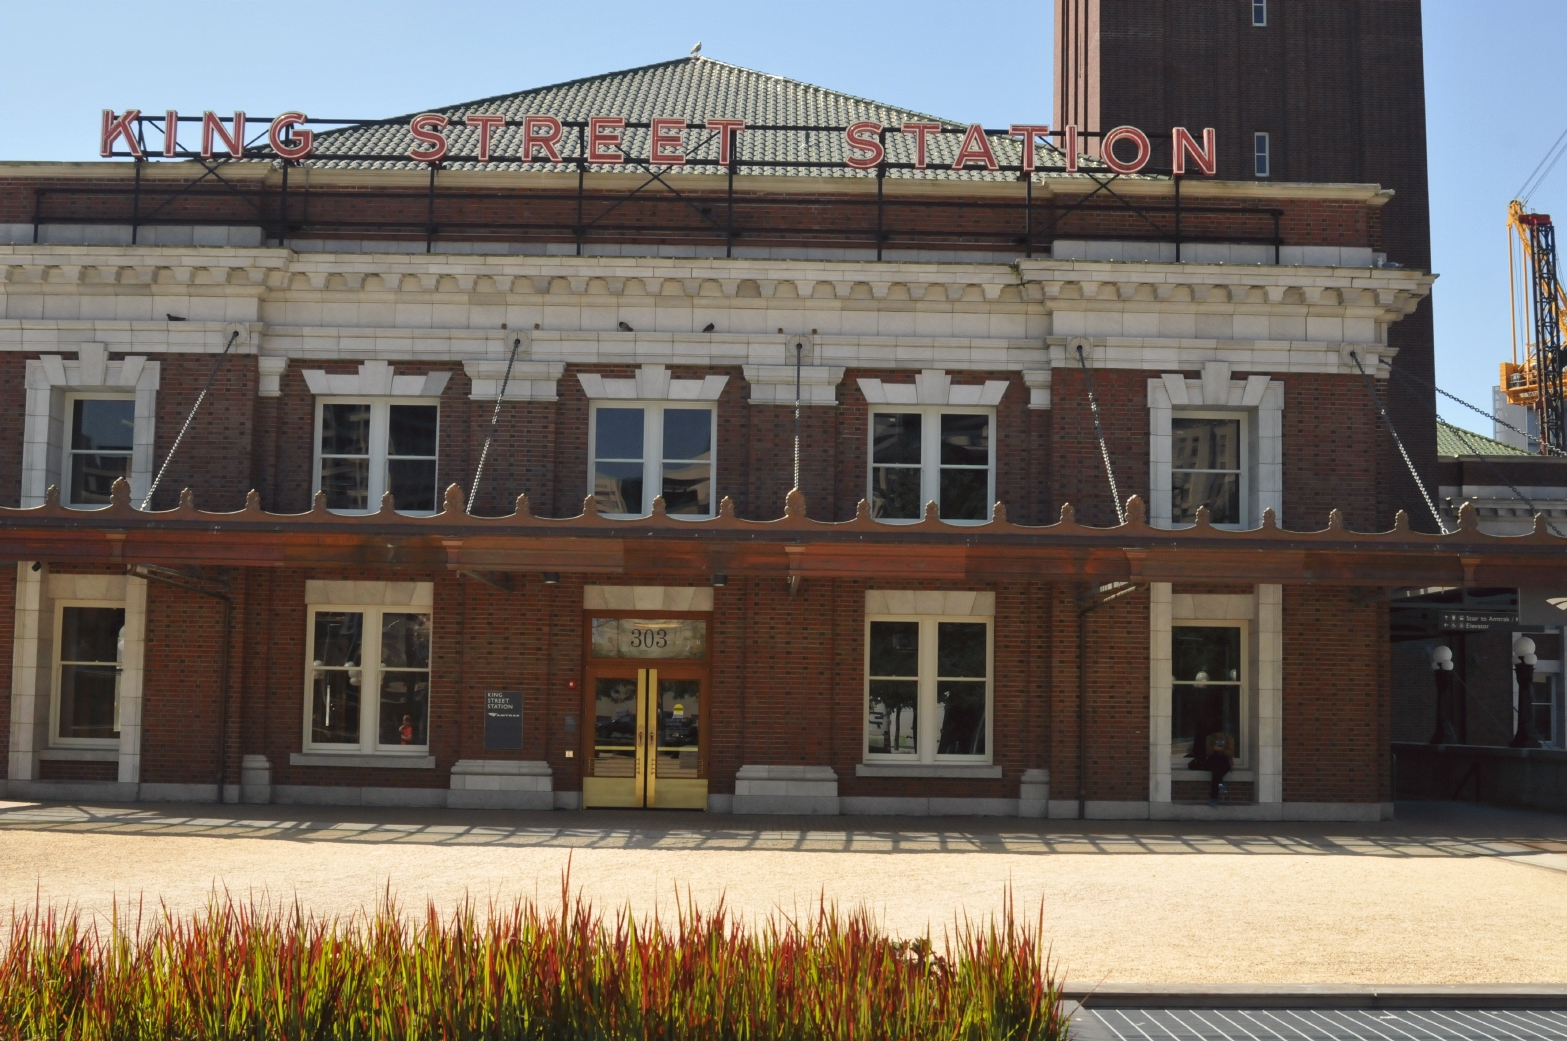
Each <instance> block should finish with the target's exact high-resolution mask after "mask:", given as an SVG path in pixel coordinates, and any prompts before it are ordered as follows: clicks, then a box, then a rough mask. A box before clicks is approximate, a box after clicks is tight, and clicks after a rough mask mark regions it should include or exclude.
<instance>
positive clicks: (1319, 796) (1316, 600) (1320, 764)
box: [1284, 586, 1392, 802]
mask: <svg viewBox="0 0 1567 1041" xmlns="http://www.w3.org/2000/svg"><path fill="white" fill-rule="evenodd" d="M1386 632H1387V609H1386V607H1385V606H1383V605H1377V604H1369V605H1361V604H1357V603H1356V593H1355V592H1354V591H1353V590H1344V589H1326V588H1316V587H1303V586H1286V587H1285V589H1284V801H1285V802H1382V801H1385V800H1388V799H1390V798H1391V795H1390V794H1389V784H1388V778H1389V768H1390V760H1389V756H1390V754H1391V753H1390V750H1389V744H1388V743H1389V741H1390V739H1391V732H1392V698H1391V696H1390V694H1389V693H1388V675H1387V671H1388V669H1387V661H1388V643H1387V636H1386Z"/></svg>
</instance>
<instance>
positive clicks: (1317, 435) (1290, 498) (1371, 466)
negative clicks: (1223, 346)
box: [1274, 373, 1388, 531]
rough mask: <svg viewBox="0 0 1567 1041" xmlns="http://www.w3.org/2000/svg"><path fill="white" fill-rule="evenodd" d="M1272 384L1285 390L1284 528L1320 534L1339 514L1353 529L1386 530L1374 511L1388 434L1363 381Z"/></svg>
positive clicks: (1295, 378) (1296, 378) (1302, 378)
mask: <svg viewBox="0 0 1567 1041" xmlns="http://www.w3.org/2000/svg"><path fill="white" fill-rule="evenodd" d="M1274 378H1275V379H1278V380H1280V381H1282V382H1283V384H1284V415H1283V429H1284V444H1283V452H1284V526H1285V527H1287V528H1291V529H1293V530H1295V531H1315V530H1317V529H1319V528H1325V527H1327V524H1328V514H1329V513H1330V512H1331V511H1333V510H1334V509H1339V510H1342V511H1343V512H1344V523H1345V525H1346V526H1347V527H1349V528H1351V529H1353V530H1356V531H1376V530H1381V529H1382V528H1385V527H1387V526H1388V520H1387V518H1383V517H1379V516H1378V513H1379V511H1378V508H1377V500H1378V495H1379V490H1380V489H1381V487H1382V482H1381V481H1380V480H1379V474H1380V468H1381V466H1382V460H1383V459H1384V458H1385V457H1384V456H1383V454H1382V453H1381V452H1379V451H1378V449H1379V448H1380V441H1379V433H1380V431H1381V430H1382V429H1385V428H1383V427H1382V426H1381V421H1380V420H1379V419H1378V418H1377V415H1376V411H1375V409H1374V407H1373V406H1372V403H1371V400H1370V398H1369V396H1368V395H1367V393H1366V386H1365V383H1364V381H1362V379H1361V377H1360V375H1359V374H1358V373H1357V374H1356V375H1354V376H1318V375H1308V374H1303V373H1288V374H1285V375H1283V376H1276V377H1274ZM1383 390H1385V388H1383Z"/></svg>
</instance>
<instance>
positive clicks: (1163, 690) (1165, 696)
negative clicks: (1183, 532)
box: [1148, 582, 1284, 803]
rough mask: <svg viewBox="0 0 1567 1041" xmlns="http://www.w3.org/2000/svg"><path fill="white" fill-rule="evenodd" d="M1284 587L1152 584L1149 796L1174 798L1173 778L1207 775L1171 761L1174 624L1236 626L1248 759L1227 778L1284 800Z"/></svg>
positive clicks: (1264, 799) (1259, 796)
mask: <svg viewBox="0 0 1567 1041" xmlns="http://www.w3.org/2000/svg"><path fill="white" fill-rule="evenodd" d="M1283 608H1284V587H1283V586H1279V585H1259V586H1257V587H1256V593H1255V594H1250V595H1248V594H1234V595H1202V594H1186V593H1180V594H1175V593H1173V592H1172V586H1171V584H1170V583H1168V582H1153V583H1150V585H1149V668H1148V684H1149V711H1148V724H1149V725H1148V759H1149V763H1148V798H1149V801H1150V802H1164V803H1168V802H1169V801H1170V782H1171V781H1172V780H1194V781H1206V780H1208V772H1207V771H1206V770H1187V769H1185V768H1184V766H1174V765H1172V759H1178V758H1180V757H1177V756H1174V755H1173V753H1172V749H1171V740H1172V738H1171V733H1170V731H1171V722H1170V709H1171V698H1172V688H1173V683H1172V678H1173V677H1172V675H1171V648H1170V631H1171V629H1172V628H1173V626H1174V625H1177V624H1179V625H1202V624H1210V625H1224V624H1233V625H1239V626H1241V627H1242V629H1243V633H1242V650H1243V655H1244V661H1245V665H1246V672H1245V683H1244V686H1243V688H1242V693H1241V714H1242V721H1243V722H1242V729H1243V730H1244V731H1245V733H1244V735H1237V738H1238V739H1239V740H1240V741H1241V743H1242V746H1243V752H1244V756H1245V758H1244V759H1243V760H1242V762H1241V763H1240V764H1238V768H1237V769H1235V770H1233V771H1231V773H1230V774H1229V779H1232V780H1236V781H1253V782H1255V789H1256V800H1257V802H1259V803H1276V802H1281V801H1282V800H1283V791H1284V788H1283V761H1284V748H1283V728H1282V722H1283V699H1284V682H1283V676H1284V636H1283V632H1284V628H1283V626H1284V609H1283Z"/></svg>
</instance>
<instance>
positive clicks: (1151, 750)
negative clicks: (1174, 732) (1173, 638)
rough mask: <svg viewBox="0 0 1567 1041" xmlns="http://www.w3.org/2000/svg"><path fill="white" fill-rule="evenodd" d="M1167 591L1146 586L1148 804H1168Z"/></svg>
mask: <svg viewBox="0 0 1567 1041" xmlns="http://www.w3.org/2000/svg"><path fill="white" fill-rule="evenodd" d="M1170 590H1171V586H1170V583H1169V582H1150V583H1149V584H1148V801H1149V802H1169V801H1170Z"/></svg>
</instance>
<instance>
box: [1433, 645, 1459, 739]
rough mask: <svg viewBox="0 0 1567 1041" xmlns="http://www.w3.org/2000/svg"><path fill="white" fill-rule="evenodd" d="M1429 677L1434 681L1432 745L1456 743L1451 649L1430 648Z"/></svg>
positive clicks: (1441, 647) (1456, 732)
mask: <svg viewBox="0 0 1567 1041" xmlns="http://www.w3.org/2000/svg"><path fill="white" fill-rule="evenodd" d="M1431 678H1432V679H1434V680H1435V681H1436V729H1435V730H1434V731H1432V733H1431V744H1433V745H1456V744H1457V743H1458V731H1457V730H1456V729H1455V728H1454V726H1453V649H1452V648H1451V647H1444V646H1437V647H1433V648H1431Z"/></svg>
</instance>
